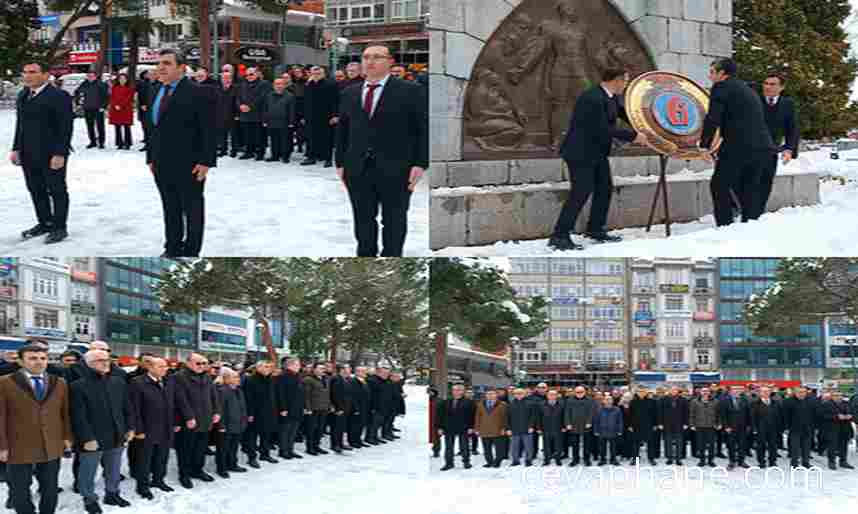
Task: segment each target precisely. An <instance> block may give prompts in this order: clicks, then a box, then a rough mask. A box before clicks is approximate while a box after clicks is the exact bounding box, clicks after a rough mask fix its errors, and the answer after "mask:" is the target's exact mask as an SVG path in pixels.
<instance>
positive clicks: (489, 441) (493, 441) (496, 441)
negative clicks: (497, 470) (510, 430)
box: [482, 437, 502, 465]
mask: <svg viewBox="0 0 858 514" xmlns="http://www.w3.org/2000/svg"><path fill="white" fill-rule="evenodd" d="M501 439H502V438H501V437H483V438H482V440H483V457H485V459H486V464H491V465H495V463H498V462H500V461H501V458H500V453H501V450H500V445H501Z"/></svg>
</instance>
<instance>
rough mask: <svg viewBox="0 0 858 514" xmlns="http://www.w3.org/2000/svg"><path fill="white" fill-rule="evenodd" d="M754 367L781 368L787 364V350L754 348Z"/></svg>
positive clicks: (752, 362)
mask: <svg viewBox="0 0 858 514" xmlns="http://www.w3.org/2000/svg"><path fill="white" fill-rule="evenodd" d="M751 364H752V365H753V366H760V367H765V366H775V367H781V366H784V365H785V364H786V350H785V349H783V348H753V349H752V350H751Z"/></svg>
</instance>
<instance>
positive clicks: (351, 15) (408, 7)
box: [325, 0, 430, 66]
mask: <svg viewBox="0 0 858 514" xmlns="http://www.w3.org/2000/svg"><path fill="white" fill-rule="evenodd" d="M429 1H430V0H327V2H326V3H325V9H326V10H325V14H326V25H327V27H328V28H329V29H331V30H333V31H334V32H335V33H337V35H339V36H340V37H344V38H346V39H348V40H349V46H348V50H347V52H346V53H345V55H342V56H340V64H344V63H346V62H349V61H359V60H360V56H361V54H363V51H364V49H365V48H366V47H367V46H370V45H372V44H383V45H386V46H388V47H390V48H391V52H392V54H393V56H394V58H395V59H396V62H397V63H399V64H403V65H405V66H409V65H414V64H422V65H425V64H427V63H428V62H429V32H428V31H427V30H426V21H427V18H428V16H429Z"/></svg>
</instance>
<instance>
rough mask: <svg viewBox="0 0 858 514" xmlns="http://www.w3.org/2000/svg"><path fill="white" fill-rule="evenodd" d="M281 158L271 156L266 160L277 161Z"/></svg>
mask: <svg viewBox="0 0 858 514" xmlns="http://www.w3.org/2000/svg"><path fill="white" fill-rule="evenodd" d="M279 160H280V159H279V158H277V157H274V156H271V157H269V158H267V159H265V162H277V161H279Z"/></svg>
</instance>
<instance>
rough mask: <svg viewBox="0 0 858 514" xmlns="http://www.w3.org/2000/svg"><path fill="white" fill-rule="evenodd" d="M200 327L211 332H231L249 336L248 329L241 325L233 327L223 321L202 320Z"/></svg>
mask: <svg viewBox="0 0 858 514" xmlns="http://www.w3.org/2000/svg"><path fill="white" fill-rule="evenodd" d="M200 328H201V329H202V330H208V331H209V332H220V333H222V334H231V335H238V336H242V337H247V329H244V328H241V327H233V326H231V325H224V324H221V323H213V322H211V321H201V322H200Z"/></svg>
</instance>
